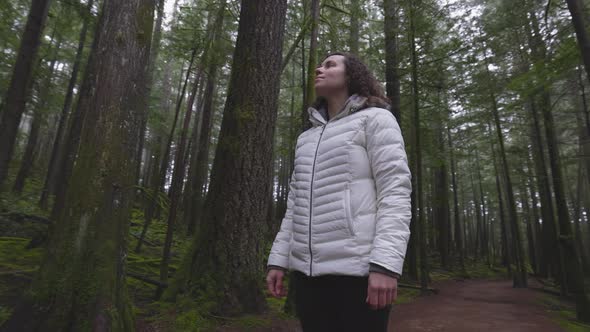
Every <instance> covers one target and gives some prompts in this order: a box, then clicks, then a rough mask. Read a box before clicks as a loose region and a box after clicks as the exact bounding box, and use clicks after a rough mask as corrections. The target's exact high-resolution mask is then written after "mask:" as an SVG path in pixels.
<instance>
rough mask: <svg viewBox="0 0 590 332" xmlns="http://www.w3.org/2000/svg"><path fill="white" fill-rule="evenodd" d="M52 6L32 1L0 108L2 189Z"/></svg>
mask: <svg viewBox="0 0 590 332" xmlns="http://www.w3.org/2000/svg"><path fill="white" fill-rule="evenodd" d="M50 4H51V0H33V1H32V3H31V8H30V10H29V16H28V18H27V24H26V25H25V30H24V32H23V35H22V39H21V43H20V48H19V50H18V55H17V58H16V63H15V64H14V67H13V71H12V77H11V79H10V85H9V87H8V90H7V91H6V97H5V98H4V99H3V100H2V105H0V188H1V187H2V184H3V183H4V181H5V180H6V177H7V176H8V167H9V164H10V161H11V160H12V154H13V152H14V144H15V141H16V134H17V131H18V125H19V124H20V119H21V117H22V115H23V112H24V111H25V104H26V102H27V98H28V94H29V87H30V80H31V75H32V71H33V64H34V61H35V57H36V55H37V50H38V49H39V43H40V40H41V35H42V33H43V27H44V26H45V21H46V19H47V14H48V12H49V5H50ZM0 190H1V189H0Z"/></svg>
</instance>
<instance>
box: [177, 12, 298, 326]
mask: <svg viewBox="0 0 590 332" xmlns="http://www.w3.org/2000/svg"><path fill="white" fill-rule="evenodd" d="M286 8H287V1H286V0H281V1H277V0H261V1H256V2H253V1H248V2H243V3H242V8H241V12H240V23H239V28H238V37H237V42H236V48H235V51H234V56H233V65H232V74H231V79H230V84H229V89H228V98H227V100H226V104H225V110H224V114H223V120H222V124H221V132H220V135H219V143H218V146H217V150H216V155H215V161H214V164H213V169H212V172H211V181H210V185H209V191H208V194H207V198H206V200H205V210H204V211H203V219H202V220H203V223H202V225H201V227H200V231H199V232H198V234H197V236H196V237H195V239H194V245H193V248H192V250H191V252H190V253H189V255H188V256H187V257H186V259H185V263H184V265H183V267H182V268H181V269H182V270H181V271H179V275H178V279H177V281H176V283H177V284H176V286H177V287H175V288H174V289H171V290H170V295H175V294H176V292H177V291H179V288H180V289H184V290H188V291H191V292H193V294H195V295H196V294H197V293H199V292H200V291H199V289H200V287H201V286H203V285H204V284H207V286H208V288H209V289H212V290H213V293H214V294H217V296H218V297H217V298H216V299H215V302H216V303H217V309H218V310H219V311H220V312H222V313H225V314H238V313H243V312H259V311H261V310H262V309H263V308H264V307H265V306H266V300H265V299H264V295H263V294H262V291H261V289H260V288H259V285H260V282H259V281H260V275H262V273H263V271H262V266H263V264H262V254H263V248H264V246H263V245H262V244H263V241H264V232H260V228H261V227H264V225H265V224H266V222H264V220H265V218H266V217H267V212H268V204H269V200H268V197H269V196H270V195H271V192H272V186H271V180H272V162H271V156H272V143H271V142H272V136H273V134H274V127H275V120H276V109H277V98H278V93H279V85H278V84H276V82H277V81H278V80H279V77H280V69H281V52H282V44H283V28H284V24H285V13H286ZM251 45H257V47H256V48H253V47H251Z"/></svg>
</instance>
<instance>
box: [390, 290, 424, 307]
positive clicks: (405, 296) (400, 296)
mask: <svg viewBox="0 0 590 332" xmlns="http://www.w3.org/2000/svg"><path fill="white" fill-rule="evenodd" d="M419 296H420V290H419V289H411V288H399V289H398V291H397V300H396V301H395V304H394V305H396V304H404V303H410V302H413V301H414V300H415V299H416V298H418V297H419Z"/></svg>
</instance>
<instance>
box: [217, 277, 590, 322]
mask: <svg viewBox="0 0 590 332" xmlns="http://www.w3.org/2000/svg"><path fill="white" fill-rule="evenodd" d="M430 287H432V288H434V289H436V290H437V293H436V294H434V293H429V294H428V295H423V296H420V295H418V293H416V292H411V293H413V295H408V294H407V293H408V290H407V289H403V288H402V289H400V292H401V293H402V296H401V298H400V301H398V302H401V303H398V304H395V305H394V306H393V308H392V312H391V315H390V321H389V332H426V331H428V332H446V331H448V332H450V331H452V332H474V331H502V332H512V331H514V332H564V331H574V332H582V331H590V325H584V324H581V323H579V322H577V321H576V320H575V317H574V315H573V312H574V308H573V305H572V303H570V302H568V301H564V300H563V299H560V298H559V297H557V296H556V295H554V294H551V290H549V289H547V287H546V286H543V285H542V284H541V283H539V282H538V281H537V280H536V279H535V278H532V277H531V278H530V279H529V288H513V287H512V281H511V280H507V279H504V278H502V279H500V278H486V279H464V280H461V279H447V280H442V281H434V282H433V283H432V285H430ZM408 296H409V297H408ZM266 319H267V320H268V325H267V326H260V327H244V326H239V325H237V326H236V325H235V324H233V325H232V324H230V325H228V326H225V327H220V328H218V329H217V330H216V331H218V332H238V331H260V332H278V331H280V332H300V331H302V330H301V327H300V325H299V323H298V322H297V321H296V320H295V319H283V320H279V319H274V320H273V319H269V318H268V317H267V318H266Z"/></svg>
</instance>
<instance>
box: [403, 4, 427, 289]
mask: <svg viewBox="0 0 590 332" xmlns="http://www.w3.org/2000/svg"><path fill="white" fill-rule="evenodd" d="M409 6H410V10H409V14H408V15H409V17H408V20H409V24H410V35H409V39H410V52H411V70H412V101H413V103H412V107H413V115H414V118H413V122H414V124H413V125H414V126H413V127H414V128H413V133H414V146H413V147H412V151H413V166H414V167H413V170H412V174H415V175H414V176H412V180H413V181H414V183H413V184H412V188H415V189H414V190H412V195H411V196H412V207H413V208H412V221H411V222H412V223H416V224H417V227H416V229H417V231H418V232H417V235H418V236H416V237H415V238H414V239H415V241H414V245H417V246H418V248H419V255H420V287H421V289H422V291H423V292H425V291H426V289H427V288H428V280H429V272H428V259H427V256H426V240H427V234H426V221H425V214H426V211H425V209H424V195H423V190H422V188H423V187H422V184H423V182H424V178H423V176H422V173H423V172H422V150H421V139H420V138H421V134H422V132H421V129H420V128H421V126H420V95H419V83H418V65H419V64H418V49H417V46H416V39H417V36H416V17H417V8H416V7H417V6H418V4H417V3H415V2H414V1H410V4H409Z"/></svg>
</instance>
